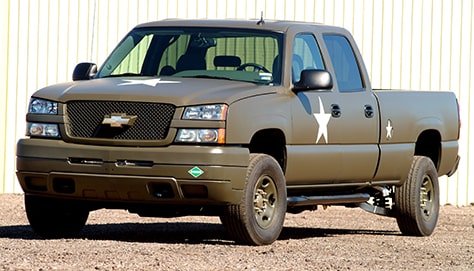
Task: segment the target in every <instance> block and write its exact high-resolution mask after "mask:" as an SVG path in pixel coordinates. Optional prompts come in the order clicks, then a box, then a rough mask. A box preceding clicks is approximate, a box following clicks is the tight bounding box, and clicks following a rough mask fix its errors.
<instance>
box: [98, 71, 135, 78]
mask: <svg viewBox="0 0 474 271" xmlns="http://www.w3.org/2000/svg"><path fill="white" fill-rule="evenodd" d="M130 76H143V74H140V73H133V72H125V73H119V74H109V75H106V76H102V77H101V78H107V77H130Z"/></svg>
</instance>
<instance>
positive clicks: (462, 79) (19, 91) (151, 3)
mask: <svg viewBox="0 0 474 271" xmlns="http://www.w3.org/2000/svg"><path fill="white" fill-rule="evenodd" d="M261 12H263V14H264V17H265V18H266V19H285V20H300V21H315V22H322V23H326V24H333V25H338V26H343V27H345V28H347V29H349V30H350V31H351V32H352V33H353V35H354V37H355V39H356V40H357V42H358V44H359V46H360V48H361V51H362V54H363V55H364V59H365V62H366V65H367V68H368V71H369V73H370V75H371V78H372V85H373V87H375V88H395V89H398V88H401V89H416V90H427V89H430V90H435V91H436V90H452V91H454V92H455V93H456V95H457V96H458V99H459V102H460V107H461V118H462V131H461V140H460V155H461V156H462V162H461V165H460V168H459V171H458V173H457V174H456V175H454V176H452V177H451V178H449V179H448V178H446V177H443V178H441V180H440V184H441V194H442V197H441V201H442V203H451V204H455V205H468V204H472V203H473V202H474V183H470V182H469V178H470V173H471V172H472V171H471V170H470V167H469V165H470V157H469V153H471V151H472V150H473V149H474V143H472V142H473V141H472V140H471V139H474V127H473V126H472V125H471V122H470V117H471V116H472V112H471V110H470V104H471V101H473V102H474V100H473V99H474V98H471V95H470V92H471V90H473V91H474V81H473V79H471V78H474V67H473V66H472V59H473V57H474V56H473V53H474V52H473V49H472V48H473V34H472V31H473V30H474V29H473V17H474V5H473V3H472V1H471V0H459V1H458V0H406V1H403V0H401V1H400V0H362V1H361V0H332V1H331V0H327V1H324V0H312V1H310V0H306V1H301V0H300V1H296V0H286V1H278V0H227V1H222V0H220V1H218V0H175V1H155V0H148V1H134V0H117V1H106V0H87V1H85V0H80V1H79V0H69V1H59V0H41V1H39V0H21V1H20V0H11V1H2V2H1V3H0V22H1V29H0V30H1V43H0V46H1V47H0V57H1V58H0V129H1V130H0V157H1V159H2V160H1V161H0V193H1V192H4V193H11V192H21V189H20V187H19V185H18V183H17V181H16V179H15V175H14V174H15V144H16V141H17V140H18V138H20V137H22V136H23V134H24V130H25V128H24V127H25V121H24V119H25V117H24V116H25V112H26V107H27V103H28V99H29V96H30V95H31V94H32V93H33V92H34V91H35V90H36V89H38V88H41V87H44V86H46V85H49V84H54V83H56V82H63V81H68V80H70V78H71V73H72V70H73V69H74V66H75V64H76V63H78V62H82V61H93V62H96V63H102V62H103V61H104V60H105V58H106V56H107V54H108V53H109V52H110V51H111V50H112V49H113V48H114V46H115V45H116V43H117V42H118V41H119V40H120V39H121V38H122V37H123V36H124V35H125V34H126V33H127V32H128V31H129V29H130V28H132V27H133V26H135V25H136V24H138V23H142V22H147V21H152V20H160V19H165V18H257V17H260V14H261ZM471 143H472V144H471ZM473 159H474V158H473Z"/></svg>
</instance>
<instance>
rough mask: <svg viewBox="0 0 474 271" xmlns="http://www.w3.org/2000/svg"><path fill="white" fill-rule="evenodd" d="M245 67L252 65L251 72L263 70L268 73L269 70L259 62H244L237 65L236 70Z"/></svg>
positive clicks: (241, 69)
mask: <svg viewBox="0 0 474 271" xmlns="http://www.w3.org/2000/svg"><path fill="white" fill-rule="evenodd" d="M247 67H252V68H253V72H258V71H263V72H268V73H269V72H270V71H269V70H268V69H267V68H265V67H264V66H262V65H260V64H257V63H244V64H242V65H240V66H238V67H237V70H238V71H243V70H245V69H246V68H247Z"/></svg>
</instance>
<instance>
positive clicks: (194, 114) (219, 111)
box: [182, 104, 227, 120]
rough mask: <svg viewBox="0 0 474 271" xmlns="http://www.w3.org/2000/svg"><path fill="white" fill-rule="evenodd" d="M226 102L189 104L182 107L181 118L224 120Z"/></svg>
mask: <svg viewBox="0 0 474 271" xmlns="http://www.w3.org/2000/svg"><path fill="white" fill-rule="evenodd" d="M226 114H227V105H226V104H210V105H199V106H190V107H186V109H184V113H183V117H182V119H185V120H225V118H226Z"/></svg>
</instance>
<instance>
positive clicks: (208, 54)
mask: <svg viewBox="0 0 474 271" xmlns="http://www.w3.org/2000/svg"><path fill="white" fill-rule="evenodd" d="M281 48H282V34H280V33H275V32H270V31H255V30H239V29H225V28H203V27H190V28H170V27H166V28H138V29H134V30H133V31H132V32H130V33H129V34H128V35H127V36H126V37H125V38H124V39H123V40H122V42H121V43H120V44H119V45H118V46H117V48H116V49H115V50H114V51H113V52H112V54H111V55H110V56H109V58H108V59H107V60H106V62H105V63H104V65H103V66H102V67H101V69H100V71H99V73H98V74H97V77H99V78H101V77H111V76H116V77H118V76H160V77H162V76H172V77H198V78H201V77H203V78H218V79H227V80H238V81H247V82H254V83H261V84H280V78H281V65H280V59H281V58H280V57H279V56H280V54H281Z"/></svg>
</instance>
